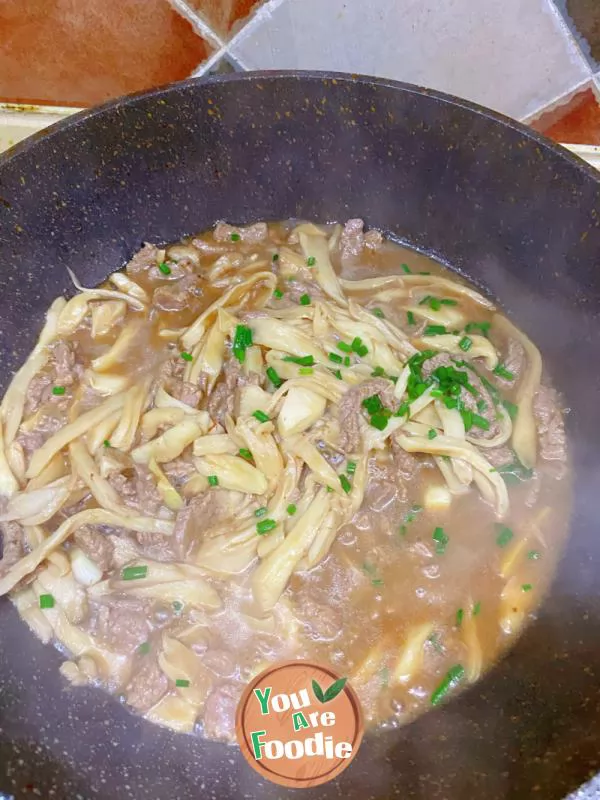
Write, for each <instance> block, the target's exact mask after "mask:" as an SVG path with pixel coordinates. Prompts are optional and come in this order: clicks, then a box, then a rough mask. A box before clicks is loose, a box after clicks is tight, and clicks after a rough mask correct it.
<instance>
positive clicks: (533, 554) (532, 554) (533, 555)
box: [527, 550, 542, 561]
mask: <svg viewBox="0 0 600 800" xmlns="http://www.w3.org/2000/svg"><path fill="white" fill-rule="evenodd" d="M541 557H542V554H541V553H540V551H539V550H530V551H529V552H528V553H527V558H528V559H529V560H530V561H537V560H538V559H539V558H541Z"/></svg>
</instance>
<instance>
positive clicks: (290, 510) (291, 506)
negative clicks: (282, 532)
mask: <svg viewBox="0 0 600 800" xmlns="http://www.w3.org/2000/svg"><path fill="white" fill-rule="evenodd" d="M296 511H298V509H297V508H296V506H295V505H294V503H290V504H289V506H288V507H287V513H288V514H289V515H290V517H293V516H294V514H295V513H296Z"/></svg>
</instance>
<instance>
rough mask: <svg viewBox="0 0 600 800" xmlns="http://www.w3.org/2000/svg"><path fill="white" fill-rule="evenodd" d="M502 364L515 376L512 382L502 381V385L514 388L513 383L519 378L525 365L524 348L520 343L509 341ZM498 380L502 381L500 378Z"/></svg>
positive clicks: (514, 340)
mask: <svg viewBox="0 0 600 800" xmlns="http://www.w3.org/2000/svg"><path fill="white" fill-rule="evenodd" d="M502 363H503V365H504V366H505V367H506V369H507V370H508V371H509V372H512V374H513V375H514V376H515V379H514V380H513V381H503V383H504V384H505V385H506V386H514V385H515V382H516V381H517V380H518V379H519V378H520V377H521V374H522V373H523V369H524V368H525V365H526V363H527V357H526V355H525V348H524V347H523V345H522V344H521V342H519V341H517V340H516V339H510V340H509V342H508V348H507V351H506V355H505V357H504V361H503V362H502ZM500 380H501V381H502V380H503V379H502V378H500Z"/></svg>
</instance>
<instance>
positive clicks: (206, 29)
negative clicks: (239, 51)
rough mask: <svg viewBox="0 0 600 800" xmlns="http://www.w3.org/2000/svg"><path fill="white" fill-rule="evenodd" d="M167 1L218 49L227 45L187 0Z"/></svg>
mask: <svg viewBox="0 0 600 800" xmlns="http://www.w3.org/2000/svg"><path fill="white" fill-rule="evenodd" d="M167 2H168V3H169V5H170V6H171V8H173V10H174V11H176V12H177V13H178V14H179V16H181V17H183V18H184V19H186V20H187V21H188V22H189V23H190V25H191V26H192V28H193V29H194V31H195V33H197V34H199V35H200V36H201V37H202V38H203V39H206V40H207V41H208V42H209V44H213V45H215V46H216V48H217V50H222V49H223V48H224V47H225V43H224V42H223V40H222V39H221V37H220V36H219V35H218V34H217V33H215V31H214V30H213V29H212V28H211V26H210V25H209V24H208V23H207V22H205V21H204V19H203V18H202V17H201V16H200V14H198V13H197V11H195V10H194V9H193V8H191V7H190V6H189V5H188V4H187V2H186V0H167Z"/></svg>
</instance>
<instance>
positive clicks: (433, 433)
mask: <svg viewBox="0 0 600 800" xmlns="http://www.w3.org/2000/svg"><path fill="white" fill-rule="evenodd" d="M436 436H437V431H436V429H435V428H430V429H429V430H428V431H427V438H428V439H435V437H436Z"/></svg>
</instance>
